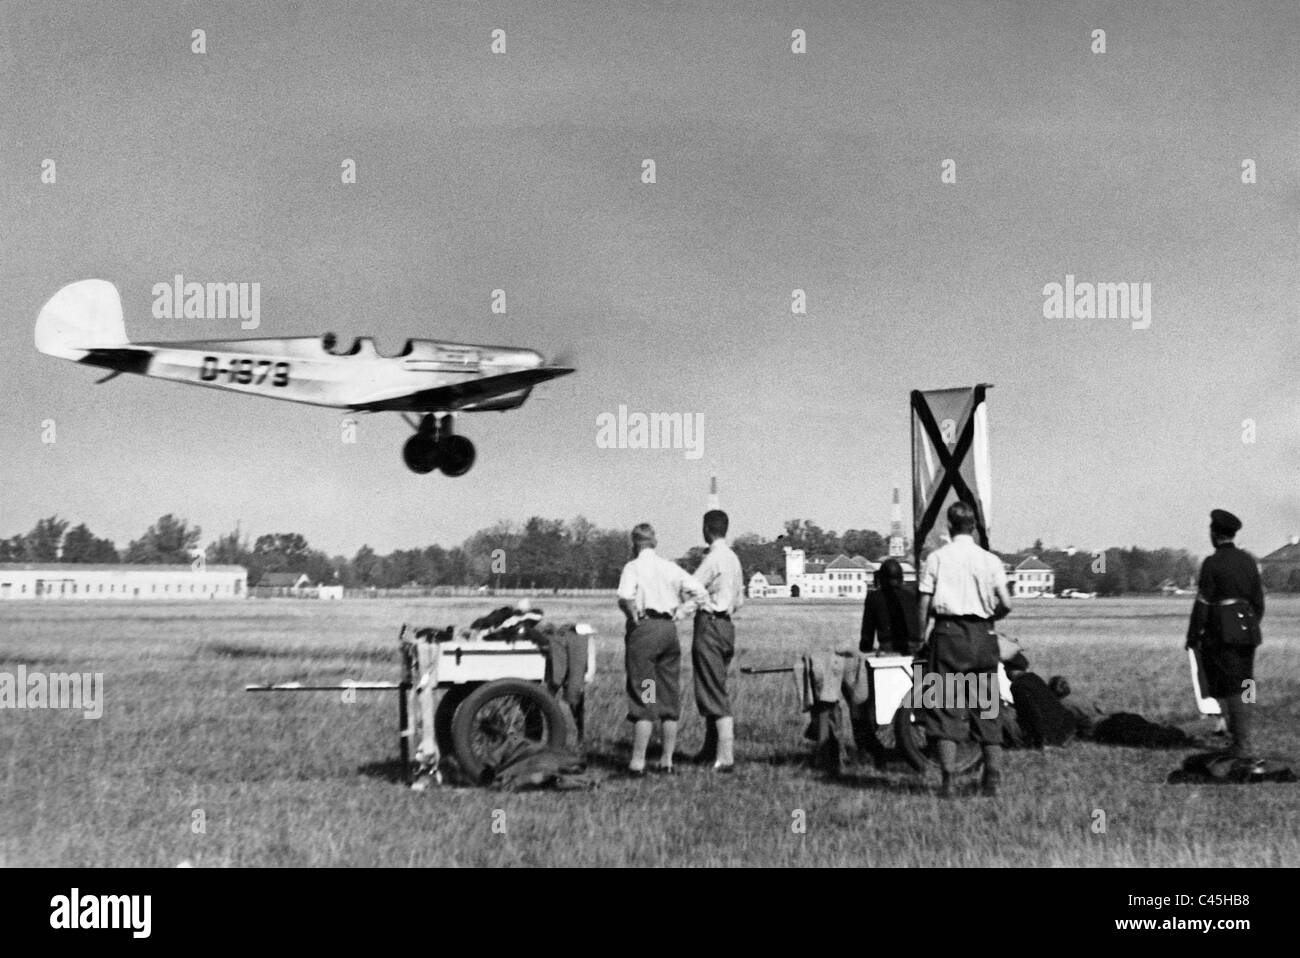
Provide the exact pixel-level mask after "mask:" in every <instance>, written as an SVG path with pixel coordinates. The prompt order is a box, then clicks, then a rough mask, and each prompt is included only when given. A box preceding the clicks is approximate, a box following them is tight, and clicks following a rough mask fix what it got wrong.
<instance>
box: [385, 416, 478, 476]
mask: <svg viewBox="0 0 1300 958" xmlns="http://www.w3.org/2000/svg"><path fill="white" fill-rule="evenodd" d="M408 422H409V420H408ZM474 457H475V449H474V444H473V443H472V442H470V441H469V440H468V439H466V438H465V437H464V436H458V435H456V434H455V433H454V432H452V417H451V415H450V414H445V415H442V416H434V415H433V414H432V413H429V414H428V415H426V416H425V417H424V418H423V419H421V420H420V424H419V425H418V426H416V428H415V435H414V436H412V437H411V438H410V439H408V440H406V445H404V446H403V447H402V460H403V461H404V462H405V463H406V468H408V469H410V470H411V471H412V472H415V473H419V474H420V475H425V474H427V473H430V472H433V471H434V470H435V469H441V470H442V471H443V473H445V474H446V475H448V476H463V475H465V473H467V472H469V470H470V467H471V466H473V465H474Z"/></svg>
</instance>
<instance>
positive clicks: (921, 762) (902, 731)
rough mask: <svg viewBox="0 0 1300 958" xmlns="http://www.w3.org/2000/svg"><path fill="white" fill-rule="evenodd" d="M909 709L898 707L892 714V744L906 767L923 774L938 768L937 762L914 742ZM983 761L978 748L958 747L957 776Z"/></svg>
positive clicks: (914, 737) (926, 750) (911, 710)
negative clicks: (927, 769)
mask: <svg viewBox="0 0 1300 958" xmlns="http://www.w3.org/2000/svg"><path fill="white" fill-rule="evenodd" d="M913 711H914V710H913V709H910V708H904V707H903V706H901V705H900V706H899V707H898V711H896V712H895V713H894V722H893V726H894V743H895V745H896V747H897V749H898V754H899V755H901V756H902V757H903V759H904V760H905V761H906V762H907V764H908V765H910V766H911V767H912V769H913V770H914V771H917V772H924V771H925V770H926V768H927V767H929V766H934V767H938V764H939V761H938V759H937V758H935V756H934V755H933V754H931V753H930V751H929V750H928V749H925V748H922V746H921V743H920V742H918V741H917V740H916V735H915V733H914V732H913V731H912V712H913ZM983 760H984V756H983V755H982V754H981V753H980V749H979V748H978V746H976V747H973V748H972V747H970V746H967V747H966V748H965V749H963V748H962V747H961V746H960V745H959V746H958V748H957V768H956V772H957V774H959V775H960V774H962V773H963V772H969V771H971V770H972V769H973V768H975V767H976V766H977V765H979V764H980V763H981V762H982V761H983Z"/></svg>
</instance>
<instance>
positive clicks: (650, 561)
mask: <svg viewBox="0 0 1300 958" xmlns="http://www.w3.org/2000/svg"><path fill="white" fill-rule="evenodd" d="M655 545H656V540H655V531H654V529H653V528H652V527H651V526H650V524H649V523H645V522H643V523H641V524H640V525H639V526H637V527H636V528H634V529H633V530H632V553H633V555H634V556H636V558H634V559H633V560H632V561H631V562H629V563H628V564H627V565H625V566H623V574H622V575H621V576H620V577H619V580H618V607H619V609H621V610H622V612H623V615H624V617H625V618H626V619H627V632H626V636H625V640H624V641H625V652H626V663H627V696H628V713H627V718H628V721H629V722H632V723H633V735H632V760H631V762H630V763H628V772H629V773H630V774H631V775H633V776H641V775H644V774H645V756H646V749H647V748H648V747H649V745H650V735H651V733H652V732H653V731H654V723H655V721H656V720H660V721H662V722H663V756H662V757H661V758H660V760H659V770H660V771H662V772H672V770H673V752H674V750H675V749H676V748H677V720H678V718H679V717H680V715H681V696H680V692H679V688H680V684H681V659H682V648H681V644H680V643H679V642H678V640H677V627H676V626H675V625H674V624H673V622H674V620H675V619H676V617H677V613H678V610H679V609H680V608H681V606H682V604H683V602H684V601H685V600H691V601H694V602H695V603H697V604H700V605H702V604H704V603H706V602H708V600H709V593H708V592H707V591H705V589H704V587H703V586H701V585H700V583H699V582H697V581H696V580H695V579H694V578H693V577H692V576H691V575H690V574H688V573H687V572H686V570H685V569H683V568H682V567H681V566H679V565H678V564H677V563H675V562H669V561H668V560H667V559H661V558H660V557H659V556H658V555H656V554H655Z"/></svg>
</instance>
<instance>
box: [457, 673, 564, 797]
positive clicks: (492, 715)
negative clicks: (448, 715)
mask: <svg viewBox="0 0 1300 958" xmlns="http://www.w3.org/2000/svg"><path fill="white" fill-rule="evenodd" d="M451 739H452V747H453V749H454V751H455V753H456V761H457V763H458V764H459V765H460V769H461V771H462V772H463V773H464V774H465V776H466V777H467V778H468V779H470V780H471V781H474V782H481V781H482V780H483V773H484V772H485V771H486V770H488V769H489V768H493V767H495V766H496V765H497V764H498V763H499V762H500V760H501V758H502V757H503V756H505V755H507V754H509V753H510V752H511V751H513V750H514V749H515V748H517V747H518V746H519V745H520V744H521V743H527V742H533V743H545V744H547V745H549V746H550V747H551V748H557V749H562V748H564V746H565V744H566V742H567V740H568V730H567V728H566V726H565V723H564V713H563V712H562V711H561V710H560V705H559V703H558V702H556V701H555V699H554V698H553V697H552V696H551V695H549V694H548V693H547V692H546V690H545V689H543V688H542V687H541V686H540V685H537V684H535V683H533V682H525V681H522V680H520V679H500V680H498V681H495V682H488V683H487V684H485V685H480V686H479V687H478V688H476V689H475V690H474V691H473V692H471V693H470V694H469V695H468V696H467V697H466V698H465V700H464V701H463V702H461V704H460V705H459V706H458V707H457V709H456V714H455V716H454V717H453V718H452V722H451Z"/></svg>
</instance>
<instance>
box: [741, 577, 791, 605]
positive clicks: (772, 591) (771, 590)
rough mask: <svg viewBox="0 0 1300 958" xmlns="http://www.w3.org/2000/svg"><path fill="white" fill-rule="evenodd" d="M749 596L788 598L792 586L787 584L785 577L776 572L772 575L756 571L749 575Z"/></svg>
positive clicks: (752, 597) (756, 597)
mask: <svg viewBox="0 0 1300 958" xmlns="http://www.w3.org/2000/svg"><path fill="white" fill-rule="evenodd" d="M749 597H750V598H751V599H788V598H789V597H790V587H789V586H788V585H786V583H785V578H784V577H783V576H780V575H777V574H776V573H775V572H773V573H772V574H771V575H764V574H763V573H761V572H755V573H754V574H753V575H751V576H750V577H749Z"/></svg>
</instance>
